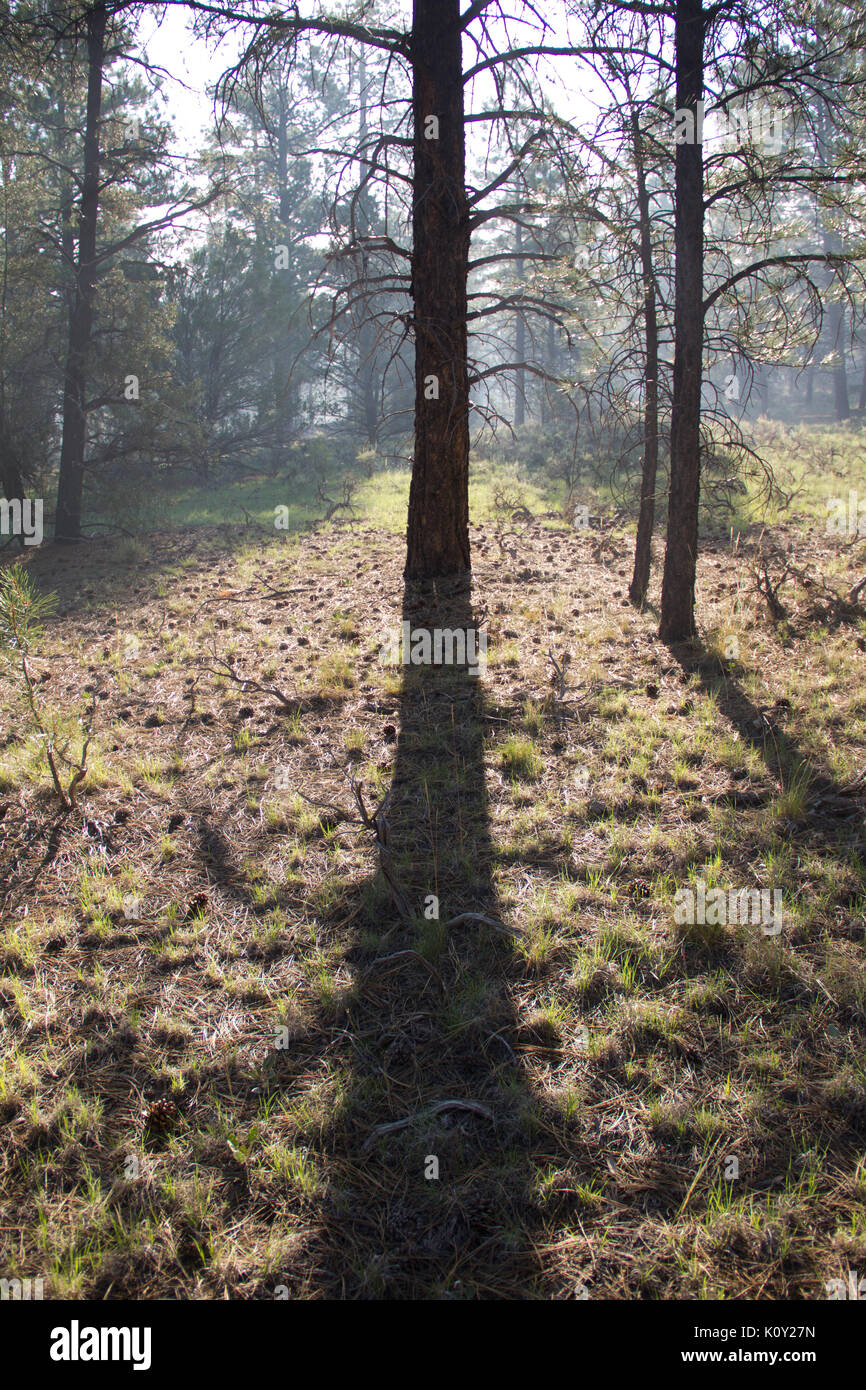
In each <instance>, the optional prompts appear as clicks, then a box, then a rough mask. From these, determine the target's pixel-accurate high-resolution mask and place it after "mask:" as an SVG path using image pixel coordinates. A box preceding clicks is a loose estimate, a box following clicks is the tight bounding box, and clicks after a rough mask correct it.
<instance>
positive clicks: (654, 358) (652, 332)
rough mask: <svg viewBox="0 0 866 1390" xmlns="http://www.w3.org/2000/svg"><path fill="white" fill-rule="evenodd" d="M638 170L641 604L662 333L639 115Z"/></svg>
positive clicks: (636, 577) (648, 558)
mask: <svg viewBox="0 0 866 1390" xmlns="http://www.w3.org/2000/svg"><path fill="white" fill-rule="evenodd" d="M632 133H633V139H634V154H635V172H636V174H637V204H638V219H639V225H640V262H641V277H642V279H643V317H644V353H645V359H644V417H643V418H644V449H643V467H642V469H641V490H640V511H639V513H638V521H637V539H636V541H635V548H634V574H633V575H632V581H631V587H630V589H629V591H628V592H629V598H630V599H631V601H632V603H634V604H637V605H638V607H640V605H641V604H642V603H643V602H644V599H645V598H646V595H647V589H648V588H649V579H650V568H651V565H652V538H653V528H654V526H655V508H656V472H657V470H658V459H659V409H658V404H659V402H658V371H659V365H658V362H659V333H658V318H657V315H656V289H655V277H654V275H653V256H652V238H651V236H650V206H649V195H648V193H647V185H646V169H645V167H644V158H643V144H642V141H641V137H640V127H639V125H638V120H637V116H636V115H635V116H633V118H632Z"/></svg>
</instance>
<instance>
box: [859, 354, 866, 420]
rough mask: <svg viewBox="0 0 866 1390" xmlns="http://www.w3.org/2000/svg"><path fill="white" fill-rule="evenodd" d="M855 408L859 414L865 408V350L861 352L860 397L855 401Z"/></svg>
mask: <svg viewBox="0 0 866 1390" xmlns="http://www.w3.org/2000/svg"><path fill="white" fill-rule="evenodd" d="M857 409H858V410H859V411H860V412H861V414H862V412H863V411H864V410H866V352H864V354H863V375H862V377H861V378H860V399H859V401H858V402H857Z"/></svg>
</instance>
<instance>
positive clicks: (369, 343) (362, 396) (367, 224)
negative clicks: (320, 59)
mask: <svg viewBox="0 0 866 1390" xmlns="http://www.w3.org/2000/svg"><path fill="white" fill-rule="evenodd" d="M358 83H359V87H360V108H359V123H358V147H359V149H361V150H362V151H363V152H364V155H365V157H366V154H367V64H366V61H365V56H364V51H363V49H362V50H361V58H360V63H359V69H358ZM362 170H363V172H362V178H363V180H364V182H363V183H362V185H361V187H360V188H359V190H358V197H357V200H356V205H355V236H357V237H359V238H366V237H369V236H371V235H372V232H373V208H372V205H371V199H370V194H369V188H368V184H367V182H366V178H367V173H368V171H367V170H366V169H363V166H362ZM360 279H361V283H362V285H363V291H364V298H363V300H362V302H361V315H362V318H361V324H360V328H359V330H358V376H357V382H356V398H357V405H358V408H359V413H360V417H361V420H362V422H363V429H364V438H365V440H366V442H367V445H368V447H369V448H370V449H373V448H375V445H376V440H377V437H378V433H379V399H378V397H379V383H378V381H377V380H376V368H377V361H376V357H377V354H376V326H375V323H374V320H373V317H372V314H371V303H370V256H369V252H368V251H367V248H366V246H365V247H364V248H363V250H362V252H361V274H360Z"/></svg>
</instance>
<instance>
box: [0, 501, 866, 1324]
mask: <svg viewBox="0 0 866 1390" xmlns="http://www.w3.org/2000/svg"><path fill="white" fill-rule="evenodd" d="M818 529H819V528H817V527H814V526H813V527H811V528H805V529H800V530H798V529H797V527H796V525H795V524H794V523H793V522H791V523H790V525H789V526H788V529H787V530H786V529H785V528H784V527H777V528H775V529H774V532H773V538H774V542H775V543H776V546H777V551H776V554H775V556H774V557H773V558H771V560H770V561H769V562H768V568H767V574H768V575H769V577H770V580H771V581H772V580H773V579H774V576H776V575H778V574H779V573H780V572H781V569H782V567H783V565H784V563H785V559H784V558H783V557H785V556H786V555H787V547H788V544H789V543H791V544H792V545H793V547H794V550H793V556H791V555H787V558H788V560H790V559H791V558H793V560H794V562H795V564H796V565H797V567H798V569H799V571H800V573H799V576H798V577H793V576H789V578H788V580H787V581H786V583H785V584H784V585H783V586H782V588H781V589H780V590H779V593H778V599H779V601H780V603H781V604H782V606H783V607H784V609H785V610H786V611H785V613H784V614H782V613H781V612H776V614H775V616H773V615H772V614H771V613H770V611H769V609H768V606H767V601H766V599H765V598H764V597H762V596H761V594H760V593H759V592H758V588H757V586H756V582H755V578H754V574H753V563H752V558H751V547H750V544H747V543H745V542H741V543H740V544H739V545H735V546H733V547H732V546H730V545H725V544H723V543H722V542H718V543H716V544H713V543H712V542H708V543H707V545H706V548H705V550H704V553H703V556H702V559H701V562H700V566H699V612H698V616H699V623H700V628H701V632H702V642H701V644H700V645H695V646H694V647H690V648H686V649H676V650H671V649H668V648H667V647H665V646H664V645H662V644H661V643H660V642H659V640H658V638H657V636H656V626H657V618H656V615H654V613H653V612H652V611H651V610H650V611H647V612H646V613H644V614H639V613H636V612H635V610H634V609H633V608H632V607H631V606H630V605H629V603H628V601H627V598H626V591H627V586H628V582H629V578H630V572H631V556H630V542H629V539H628V537H626V536H624V535H621V534H616V533H614V534H598V533H595V532H591V531H590V532H583V533H581V532H573V531H572V532H569V531H565V530H563V529H561V528H556V527H551V526H549V525H546V524H545V523H543V522H542V521H540V520H538V519H535V520H533V521H529V522H522V523H519V524H518V523H515V524H514V525H512V526H511V528H510V529H509V530H507V531H503V530H502V529H499V530H497V528H496V527H495V526H494V525H492V524H485V525H483V526H479V527H474V528H473V532H472V541H473V554H474V564H475V570H474V586H473V589H472V591H471V593H469V592H460V591H457V590H455V591H450V592H446V591H442V590H440V591H439V592H427V593H420V592H415V593H408V594H407V593H405V592H404V583H403V580H402V576H401V570H402V560H403V554H402V544H401V542H400V540H399V538H397V537H395V536H394V535H393V534H392V533H390V532H388V531H386V530H380V529H371V528H369V527H367V526H360V525H342V526H337V527H334V526H332V527H329V528H322V529H318V530H315V531H312V532H310V533H308V534H306V535H303V536H300V537H293V538H292V539H290V540H289V539H287V540H283V541H282V542H278V541H274V540H273V539H271V540H266V539H265V538H264V536H263V535H260V534H259V532H257V531H256V529H255V528H254V527H250V528H248V529H247V531H243V529H242V530H241V531H240V532H239V531H238V529H237V528H236V527H231V528H228V527H226V528H207V529H201V530H199V531H196V532H190V533H188V534H185V535H184V536H183V539H182V543H181V544H179V541H178V536H177V534H172V533H168V532H164V533H160V534H156V535H155V536H154V537H152V538H151V539H150V540H149V541H148V543H147V549H146V553H142V548H141V547H140V546H133V547H130V546H129V545H128V544H125V543H108V542H105V543H98V544H92V545H90V546H88V547H87V549H86V550H84V551H82V552H81V553H77V554H76V555H75V556H74V557H70V556H69V555H67V554H64V555H59V554H58V553H57V552H56V551H54V550H53V548H51V547H48V546H46V547H44V548H43V549H41V550H39V551H34V552H31V553H28V554H26V555H25V558H24V563H26V564H27V566H28V568H29V570H30V573H31V575H32V576H33V578H34V579H35V580H36V582H37V583H38V585H39V587H40V589H42V590H46V591H55V592H56V593H57V594H58V597H59V608H58V612H57V615H56V617H55V618H54V619H53V620H52V621H51V622H50V624H49V628H48V633H47V637H46V640H45V643H44V645H43V647H42V648H41V650H40V653H39V657H38V659H37V660H35V661H34V663H33V667H34V671H35V672H36V673H37V674H38V676H39V678H40V684H39V698H40V700H41V701H42V702H43V704H44V707H45V709H46V710H48V709H50V710H51V711H53V716H54V717H56V718H58V719H61V720H64V719H65V720H67V721H69V722H68V725H67V732H68V733H69V735H70V737H72V738H73V739H74V737H75V736H76V728H77V725H76V724H75V722H74V721H75V719H76V718H77V717H78V716H79V715H80V714H81V712H82V710H83V709H84V707H85V705H86V702H87V699H88V698H89V697H90V696H91V695H94V696H95V699H96V708H97V713H96V720H95V725H94V743H93V745H92V747H91V751H90V756H89V762H88V772H87V777H86V780H85V781H84V783H83V785H82V787H81V789H80V792H79V795H78V805H77V806H76V807H75V808H74V809H72V810H67V811H64V810H62V809H61V808H60V807H59V806H58V803H57V800H56V798H54V796H53V794H52V791H51V783H50V779H49V777H48V773H47V768H46V766H45V762H44V751H43V748H42V746H41V745H40V743H39V740H38V738H36V736H35V735H34V734H33V733H31V732H29V731H28V728H27V725H26V722H25V719H24V715H23V713H22V705H21V703H20V701H18V699H17V696H16V692H15V691H14V689H13V688H12V686H11V684H10V683H9V682H7V683H5V684H4V686H3V688H2V690H0V721H2V725H0V727H2V728H3V729H5V730H8V732H6V733H5V736H3V735H0V893H2V898H0V906H2V917H0V922H2V930H0V1030H2V1033H0V1043H2V1053H3V1061H2V1071H0V1251H2V1256H0V1275H3V1276H4V1277H7V1278H8V1277H13V1276H16V1275H17V1276H26V1275H31V1276H36V1277H39V1276H41V1277H43V1278H44V1280H45V1291H46V1296H53V1297H60V1298H80V1297H96V1298H141V1299H149V1298H223V1297H231V1298H248V1299H273V1298H275V1297H277V1298H280V1297H301V1298H321V1297H341V1298H352V1299H357V1298H422V1297H432V1298H448V1299H467V1298H478V1297H482V1298H487V1297H508V1298H539V1297H540V1298H575V1297H589V1298H591V1299H595V1298H618V1299H632V1298H689V1299H694V1298H717V1297H725V1298H765V1299H770V1298H774V1299H780V1298H810V1299H814V1298H825V1297H826V1296H827V1292H826V1289H827V1281H829V1280H832V1279H841V1280H844V1281H845V1282H846V1284H847V1280H848V1274H849V1271H850V1270H860V1271H863V1270H864V1269H866V1051H864V1040H866V969H864V965H866V961H864V931H866V867H864V866H866V842H864V808H866V779H864V768H866V762H864V750H866V679H864V677H866V621H864V617H863V610H862V608H859V607H858V606H857V605H856V603H848V602H845V601H842V602H837V601H836V599H834V598H833V597H832V596H831V594H830V591H829V589H827V588H824V587H822V582H821V576H822V575H823V576H824V578H825V579H826V581H827V582H828V584H830V585H831V586H832V588H833V590H834V591H835V592H836V593H837V594H839V595H843V596H844V595H845V594H847V593H848V591H849V590H850V589H851V587H852V586H853V585H854V584H855V581H856V580H859V579H860V578H861V577H862V576H863V575H864V573H866V553H864V552H866V545H864V544H863V543H858V544H857V545H849V546H847V548H846V547H844V546H842V545H839V544H837V543H836V542H835V541H833V540H830V539H827V538H826V537H824V536H823V535H818V534H817V532H818ZM407 619H408V620H409V621H410V622H411V623H412V625H413V627H417V626H419V625H424V624H426V625H428V626H439V627H442V628H452V629H453V628H456V627H462V628H466V627H476V628H479V629H482V630H484V631H486V632H487V634H488V642H489V647H488V665H487V669H486V672H484V673H483V674H481V675H479V676H478V677H477V678H476V677H473V676H471V675H469V674H467V673H466V671H465V670H461V669H458V668H457V667H448V666H443V667H435V666H415V665H408V666H404V665H397V666H389V665H386V664H383V663H382V662H381V661H380V648H381V644H382V642H383V640H385V637H386V634H387V633H388V632H389V631H392V630H394V629H399V627H400V624H401V623H402V622H403V621H404V620H407ZM549 654H552V656H553V658H554V659H555V661H556V663H557V665H558V666H559V668H560V670H561V671H562V673H563V676H564V687H563V686H562V685H561V683H560V677H559V675H558V674H557V671H556V670H555V668H554V665H553V664H552V662H551V660H550V657H549ZM43 678H44V679H43ZM244 682H245V683H244ZM261 687H266V688H267V689H262V688H261ZM269 690H270V692H271V693H268V691H269ZM274 691H277V692H278V693H277V694H274V693H273V692H274ZM353 784H354V785H353ZM356 787H357V788H360V789H361V790H360V796H361V799H362V802H363V806H364V807H365V808H366V813H367V815H368V817H369V816H370V815H371V814H372V812H373V811H374V810H375V808H376V807H377V806H378V805H379V803H380V802H381V801H382V799H383V798H384V797H385V796H386V794H387V793H388V792H389V790H390V793H391V795H390V799H389V801H388V804H387V807H386V811H385V820H380V821H379V832H378V833H379V839H384V840H386V844H385V846H384V849H383V847H382V846H381V845H380V844H378V843H377V835H376V832H375V827H373V826H372V822H368V823H367V824H365V823H364V821H363V820H362V817H361V813H360V810H359V804H360V803H359V801H358V799H357V797H356V794H355V788H356ZM383 860H384V865H385V870H386V871H387V872H384V873H383V868H382V864H383ZM389 875H390V880H391V884H390V886H389V881H388V878H389ZM698 879H700V880H702V881H703V882H704V883H705V884H706V886H707V892H709V890H710V889H711V888H712V887H714V886H717V887H718V886H721V887H722V888H725V889H731V890H734V889H736V890H739V889H753V888H763V889H769V890H773V891H774V890H781V893H782V901H783V908H784V914H783V925H782V930H781V932H779V933H778V934H776V935H772V934H768V931H767V930H765V928H764V926H762V925H761V924H756V923H753V922H751V921H750V922H748V923H742V924H741V923H733V924H732V923H719V922H716V923H711V922H710V923H704V924H701V923H700V922H697V923H695V924H693V925H690V924H689V923H688V922H685V923H683V922H681V921H677V920H676V916H677V914H676V912H675V901H676V899H675V895H676V893H677V890H679V889H683V888H686V887H688V886H689V885H690V884H691V886H692V887H693V888H696V884H697V880H698ZM434 897H435V898H436V899H438V914H439V915H438V919H437V917H436V916H434V915H432V914H433V913H434V911H435V910H436V903H435V902H433V898H434ZM401 908H402V910H401ZM425 913H426V914H427V915H425ZM467 914H469V915H467ZM455 918H456V919H458V920H457V921H454V920H453V919H455ZM484 919H486V920H484ZM774 930H775V929H774ZM434 1160H435V1161H434ZM437 1173H438V1176H437Z"/></svg>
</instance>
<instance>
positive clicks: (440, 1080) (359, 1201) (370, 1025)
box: [294, 584, 537, 1298]
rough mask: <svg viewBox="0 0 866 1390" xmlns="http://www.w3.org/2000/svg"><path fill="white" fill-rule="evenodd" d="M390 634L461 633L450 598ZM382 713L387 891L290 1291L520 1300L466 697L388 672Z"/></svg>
mask: <svg viewBox="0 0 866 1390" xmlns="http://www.w3.org/2000/svg"><path fill="white" fill-rule="evenodd" d="M403 620H404V623H405V622H409V623H410V624H411V628H412V629H413V631H414V630H417V629H419V628H424V629H428V630H431V631H432V630H435V629H440V630H443V629H447V630H450V631H454V630H462V631H463V632H467V631H472V632H477V631H478V630H479V618H478V616H477V615H476V614H475V613H474V612H473V609H472V604H471V599H470V594H469V589H468V586H464V587H463V588H460V587H454V586H451V587H450V588H445V586H444V585H441V584H440V585H435V586H431V587H430V588H428V589H421V588H417V587H414V588H409V589H407V591H406V593H405V598H404V606H403ZM399 703H400V713H399V732H398V735H397V747H396V757H395V761H394V764H393V776H392V780H391V790H390V793H389V797H388V803H387V827H385V826H382V832H383V834H386V835H387V846H386V848H385V851H384V853H385V857H386V871H387V877H391V878H392V880H393V883H394V887H395V890H396V891H395V892H390V891H389V894H388V897H387V899H386V900H383V899H382V898H380V900H379V902H380V905H379V907H378V908H377V909H376V910H375V912H374V914H373V915H374V917H375V918H376V919H377V920H376V925H375V928H374V929H373V930H372V931H371V929H370V926H369V925H368V927H367V929H366V930H363V929H358V930H356V931H355V933H354V939H353V940H352V942H351V944H350V946H349V949H348V958H349V959H350V960H351V962H352V965H353V968H354V970H355V986H354V989H353V991H352V997H351V999H350V1002H349V1003H348V1006H347V1010H346V1016H345V1022H344V1027H343V1031H342V1035H341V1044H342V1045H341V1047H340V1053H341V1075H342V1085H343V1086H344V1090H343V1093H342V1106H341V1114H340V1116H339V1117H334V1118H333V1119H332V1121H331V1123H330V1124H328V1125H327V1126H326V1128H325V1132H324V1133H323V1135H322V1138H321V1147H322V1150H323V1151H324V1152H326V1153H327V1165H328V1169H329V1171H330V1178H329V1183H328V1188H327V1192H326V1194H325V1196H324V1200H323V1202H322V1206H321V1210H320V1213H319V1216H318V1220H317V1229H316V1232H315V1235H314V1237H313V1238H312V1240H311V1243H310V1246H309V1248H308V1250H307V1251H306V1253H305V1255H304V1257H303V1260H302V1264H305V1263H306V1260H307V1259H312V1261H313V1262H314V1268H309V1267H306V1268H303V1269H301V1270H297V1271H296V1273H295V1276H294V1277H295V1279H296V1280H297V1281H298V1283H297V1284H296V1285H295V1287H296V1289H297V1290H298V1291H300V1289H301V1288H303V1289H305V1290H306V1291H307V1292H309V1291H310V1290H311V1289H313V1288H316V1289H318V1290H321V1291H323V1292H325V1293H326V1294H330V1295H331V1296H334V1295H336V1296H340V1297H348V1298H357V1297H361V1298H363V1297H373V1298H377V1297H378V1298H406V1297H409V1298H424V1297H432V1298H476V1297H487V1296H494V1297H503V1296H505V1297H527V1296H530V1297H531V1296H532V1292H533V1274H534V1268H533V1266H534V1261H533V1259H532V1256H531V1244H532V1242H531V1239H530V1237H529V1232H528V1229H527V1225H528V1223H531V1222H532V1219H533V1216H532V1203H531V1194H530V1191H529V1189H530V1187H531V1164H530V1161H529V1147H530V1140H531V1135H532V1132H533V1129H534V1126H535V1124H536V1122H537V1117H536V1116H535V1102H534V1098H533V1096H532V1095H531V1092H530V1088H529V1086H528V1085H527V1078H526V1075H525V1072H524V1067H523V1064H522V1061H521V1059H520V1057H519V1055H518V1051H517V1048H518V1047H519V1042H518V1026H517V1018H516V1010H515V1004H514V999H513V988H514V984H515V980H516V976H517V975H518V974H519V973H520V965H519V946H518V945H517V944H516V943H515V940H514V937H513V936H512V935H511V934H510V933H509V931H508V929H507V928H506V927H505V926H504V925H503V926H497V925H496V920H497V918H498V908H497V901H496V891H495V887H494V882H493V852H492V845H491V839H490V828H489V822H488V806H487V794H486V787H485V765H484V752H485V714H484V694H483V681H482V680H480V679H478V678H477V677H476V676H474V675H472V674H470V673H469V672H468V671H467V669H466V667H465V666H464V667H461V666H458V665H445V664H442V665H434V664H430V665H426V664H421V665H406V666H404V668H403V682H402V690H401V694H400V701H399ZM380 824H381V823H380ZM372 838H373V837H372V836H371V840H372ZM380 884H381V880H380ZM395 897H396V898H398V899H399V898H401V897H404V899H405V905H406V908H407V909H408V910H407V911H405V912H401V911H399V910H398V909H397V908H396V907H395ZM465 914H478V915H479V917H483V918H488V919H490V920H489V921H487V922H485V921H482V920H476V919H474V918H472V917H466V916H465ZM452 919H461V920H457V921H454V923H453V925H447V924H448V923H449V922H451V920H452ZM335 1041H336V1039H335ZM536 1041H537V1040H536Z"/></svg>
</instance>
